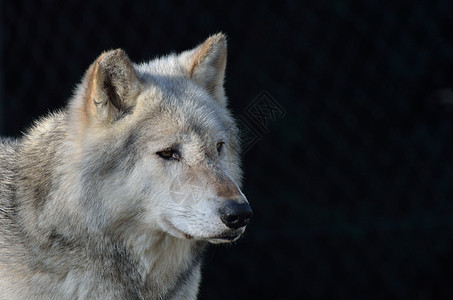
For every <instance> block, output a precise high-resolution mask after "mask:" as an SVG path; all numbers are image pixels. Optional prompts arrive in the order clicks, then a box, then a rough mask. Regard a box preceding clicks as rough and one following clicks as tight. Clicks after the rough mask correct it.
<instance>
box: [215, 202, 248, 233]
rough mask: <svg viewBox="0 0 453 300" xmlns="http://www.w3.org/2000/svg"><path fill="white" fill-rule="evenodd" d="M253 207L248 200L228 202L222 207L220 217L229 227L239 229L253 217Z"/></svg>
mask: <svg viewBox="0 0 453 300" xmlns="http://www.w3.org/2000/svg"><path fill="white" fill-rule="evenodd" d="M252 214H253V212H252V208H251V207H250V205H249V204H248V203H247V202H243V203H238V202H237V201H234V200H228V202H227V203H226V204H225V205H224V206H223V207H222V208H221V209H220V219H221V220H222V222H223V223H224V224H225V225H226V226H228V227H229V228H233V229H238V228H240V227H243V226H245V225H247V224H248V223H249V221H250V218H251V217H252Z"/></svg>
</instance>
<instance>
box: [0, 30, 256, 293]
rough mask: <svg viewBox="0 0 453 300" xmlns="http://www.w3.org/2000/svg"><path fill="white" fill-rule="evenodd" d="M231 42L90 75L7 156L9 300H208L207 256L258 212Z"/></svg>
mask: <svg viewBox="0 0 453 300" xmlns="http://www.w3.org/2000/svg"><path fill="white" fill-rule="evenodd" d="M225 64H226V39H225V36H224V35H223V34H217V35H214V36H212V37H210V38H209V39H207V40H206V41H205V42H204V43H202V44H201V45H200V46H198V47H196V48H195V49H192V50H189V51H186V52H183V53H181V54H178V55H177V54H171V55H168V56H165V57H162V58H158V59H155V60H152V61H150V62H148V63H143V64H133V63H131V62H130V60H129V59H128V57H127V55H126V54H125V52H124V51H123V50H120V49H119V50H112V51H108V52H105V53H103V54H102V55H101V56H99V58H98V59H97V60H96V61H95V62H94V63H93V64H92V65H91V66H90V67H89V68H88V70H87V72H86V74H85V76H84V78H83V79H82V82H81V83H80V84H79V86H78V88H77V90H76V93H75V95H74V96H73V97H72V99H71V100H70V102H69V105H68V107H67V108H65V109H63V110H61V111H60V112H57V113H54V114H51V115H49V116H47V117H46V118H44V119H42V120H40V121H38V122H36V123H35V125H34V127H33V128H31V129H30V130H29V131H28V132H27V133H26V134H25V135H24V137H23V138H21V139H19V140H12V139H4V140H2V143H0V176H1V177H0V299H93V298H96V299H195V298H196V295H197V291H198V285H199V281H200V258H201V255H202V253H203V250H204V248H205V245H206V244H207V242H211V243H224V242H231V241H234V240H236V239H238V238H239V237H240V235H241V234H242V233H243V232H244V230H245V226H246V225H247V223H248V219H249V218H250V216H251V210H250V207H249V206H248V202H247V200H246V198H245V196H244V195H243V194H242V192H241V190H240V187H239V186H240V181H241V170H240V166H239V142H238V140H237V136H238V132H237V129H236V126H235V123H234V120H233V118H232V117H231V115H230V112H229V110H228V108H227V102H226V98H225V94H224V89H223V79H224V71H225Z"/></svg>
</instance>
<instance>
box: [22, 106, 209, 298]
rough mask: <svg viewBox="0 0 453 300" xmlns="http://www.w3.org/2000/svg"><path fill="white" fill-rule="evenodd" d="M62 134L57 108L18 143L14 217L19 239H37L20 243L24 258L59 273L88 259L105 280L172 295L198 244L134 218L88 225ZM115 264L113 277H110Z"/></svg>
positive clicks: (191, 269)
mask: <svg viewBox="0 0 453 300" xmlns="http://www.w3.org/2000/svg"><path fill="white" fill-rule="evenodd" d="M69 134H70V128H69V125H68V124H67V115H66V114H65V113H64V112H62V113H59V114H57V115H53V116H51V117H49V118H47V119H46V120H44V121H42V122H40V123H39V124H37V126H36V127H35V128H34V129H32V130H31V131H30V132H29V134H28V135H27V136H25V137H24V139H23V140H22V141H21V145H20V146H19V148H18V152H17V154H18V164H17V166H16V168H17V178H16V180H17V181H20V182H21V183H20V184H18V185H17V191H16V200H15V201H16V202H17V203H16V204H17V213H18V215H17V217H18V218H19V219H21V220H20V222H18V223H20V224H25V225H23V226H24V227H23V228H21V231H23V232H24V233H25V234H24V241H23V244H24V245H27V244H33V245H40V246H39V248H37V249H28V248H27V247H24V250H23V251H24V256H25V257H28V261H29V262H30V263H31V262H37V261H40V263H43V264H46V268H47V269H48V270H50V271H51V272H52V273H54V274H60V275H62V274H67V273H68V272H70V271H71V270H69V269H62V266H64V268H69V267H70V266H72V267H75V268H78V267H77V266H85V265H90V266H93V268H99V269H100V270H103V271H102V272H101V271H100V272H101V273H102V274H105V276H112V278H111V281H112V282H115V281H118V283H117V284H122V283H123V284H124V282H128V281H133V282H129V284H130V285H133V286H136V287H137V290H141V291H143V293H146V292H149V291H152V293H153V294H156V295H163V296H162V297H164V296H168V295H172V294H174V293H175V291H176V290H177V289H178V288H180V286H182V285H184V284H185V283H186V282H187V281H188V280H192V279H191V278H193V276H192V275H195V277H198V275H197V272H199V268H200V261H199V259H200V255H201V253H202V252H203V249H204V244H203V243H201V242H196V241H192V240H182V239H177V238H174V237H171V236H169V235H168V234H166V233H163V232H161V231H157V230H153V231H151V230H148V229H146V228H143V227H142V226H140V225H139V224H134V223H133V224H132V225H130V226H125V227H126V229H125V228H122V229H120V228H110V230H108V229H107V228H93V227H92V226H93V225H95V224H91V223H89V222H88V223H87V217H86V215H87V214H90V211H87V210H85V209H86V208H85V207H84V206H83V199H82V195H83V194H84V193H85V191H83V190H82V188H80V186H79V184H78V183H80V181H81V177H82V175H81V173H80V172H77V171H73V170H80V166H79V165H78V164H79V162H80V159H79V157H77V153H74V151H73V150H72V149H73V147H74V141H71V140H70V139H69V138H68V135H69ZM62 166H64V167H62ZM85 194H86V193H85ZM93 201H94V200H93ZM57 202H58V205H55V204H56V203H57ZM96 205H98V204H96ZM100 209H102V205H100ZM93 219H94V218H93ZM104 225H105V224H104ZM135 225H138V227H136V226H135ZM139 227H142V228H140V229H139ZM27 240H28V241H27ZM31 241H32V243H29V242H31ZM30 251H31V252H30ZM81 268H83V267H81ZM118 269H120V270H121V272H119V273H120V274H116V275H117V276H120V278H114V275H115V274H114V273H115V271H116V272H118ZM78 271H81V272H83V269H82V270H78ZM112 274H113V275H112ZM124 277H128V278H127V279H125V278H124ZM83 278H85V277H83ZM93 279H95V278H93ZM85 280H86V278H85ZM93 281H94V280H93Z"/></svg>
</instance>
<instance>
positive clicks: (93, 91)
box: [85, 49, 141, 123]
mask: <svg viewBox="0 0 453 300" xmlns="http://www.w3.org/2000/svg"><path fill="white" fill-rule="evenodd" d="M87 77H88V78H87V79H88V81H89V82H88V90H87V93H88V95H87V97H86V101H87V103H85V107H86V111H89V112H90V113H91V115H92V116H93V117H96V118H97V119H98V120H100V121H101V122H104V123H111V122H112V121H115V120H117V119H118V118H119V117H120V116H121V115H122V114H124V113H127V112H128V111H130V110H131V109H132V108H133V107H134V106H135V104H136V100H137V95H138V93H139V92H140V89H141V83H140V80H139V78H138V76H137V73H136V72H135V70H134V68H133V67H132V63H131V61H130V60H129V58H128V57H127V55H126V53H125V52H124V51H123V50H121V49H117V50H111V51H108V52H105V53H103V54H101V55H100V56H99V57H98V59H97V60H96V61H95V62H94V64H93V65H91V67H90V69H89V70H88V73H87Z"/></svg>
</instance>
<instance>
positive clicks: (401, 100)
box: [0, 0, 453, 299]
mask: <svg viewBox="0 0 453 300" xmlns="http://www.w3.org/2000/svg"><path fill="white" fill-rule="evenodd" d="M393 2H396V3H392V4H389V3H387V1H372V0H368V1H365V0H360V1H347V0H344V1H328V2H327V1H256V2H246V1H229V2H228V3H223V4H216V3H212V2H206V3H202V4H201V3H194V2H192V1H181V2H178V3H170V2H167V1H153V2H151V1H140V2H139V1H135V2H134V1H120V0H110V1H105V2H104V3H101V2H100V1H89V2H88V1H86V2H82V1H25V0H22V1H18V0H15V1H1V2H0V16H1V19H0V38H1V39H0V41H1V44H0V55H1V62H0V64H1V65H0V76H1V81H0V82H1V88H0V133H1V134H2V135H9V136H18V135H20V132H21V131H24V130H25V129H26V127H27V126H29V125H30V123H31V121H32V120H34V119H36V118H37V117H38V116H42V115H44V114H46V113H47V112H49V111H51V110H54V109H57V108H60V107H63V106H64V105H65V103H66V101H67V99H68V98H69V97H70V95H71V93H72V91H73V89H74V86H75V84H76V83H77V82H78V81H79V80H80V78H81V76H82V75H83V73H84V71H85V69H86V68H87V67H88V66H89V64H90V63H91V62H92V61H93V60H94V59H95V58H96V57H97V56H98V55H99V54H100V53H101V52H102V51H103V50H107V49H111V48H118V47H121V48H124V49H125V50H126V52H127V53H128V54H129V56H130V58H131V59H132V60H133V61H136V62H140V61H144V60H148V59H150V58H153V57H155V56H157V55H162V54H167V53H169V52H171V51H182V50H185V49H189V48H192V47H193V46H195V45H196V44H198V43H199V42H201V41H203V40H204V39H205V38H206V37H207V36H208V35H210V34H212V33H215V32H218V31H223V32H225V33H227V34H228V37H229V38H228V41H229V45H228V47H229V60H228V66H227V80H226V90H227V94H228V96H229V99H230V105H231V108H232V109H233V111H234V113H235V115H236V116H237V117H238V119H239V120H240V122H241V125H242V127H243V128H244V130H245V136H246V138H245V140H246V143H248V144H247V151H246V153H244V169H245V194H246V195H247V196H248V198H249V200H250V202H251V204H252V206H253V209H254V212H255V215H254V218H253V220H252V222H251V224H250V225H249V228H248V231H247V234H246V236H245V238H244V239H242V240H240V241H239V242H237V243H236V244H235V245H232V246H216V247H212V248H211V250H210V251H209V252H208V255H207V256H206V258H205V267H204V273H203V282H202V286H201V295H200V298H201V299H393V298H395V299H440V298H448V296H449V297H451V295H453V284H452V279H453V239H452V233H453V230H452V229H453V203H452V196H453V188H452V181H453V159H452V154H453V153H452V150H453V143H452V138H453V122H452V117H453V34H452V32H453V22H452V20H453V4H452V2H451V1H449V0H444V1H393ZM263 91H267V94H262V92H263ZM263 95H264V96H266V99H267V100H266V99H265V100H264V101H265V103H267V104H271V105H270V106H269V105H268V106H267V108H266V106H263V105H262V101H261V100H262V99H263ZM257 97H258V98H257ZM269 99H271V100H270V102H269ZM260 101H261V102H260ZM266 101H267V102H266ZM257 107H258V108H259V111H261V114H260V116H261V117H262V118H261V123H259V122H258V123H256V122H254V120H253V118H254V116H255V117H256V115H254V114H253V109H255V112H256V108H257ZM250 108H252V109H251V110H250ZM275 109H277V110H275ZM282 109H284V111H285V112H286V113H285V112H284V111H283V110H282ZM263 116H264V118H263ZM263 125H264V126H263ZM450 299H451V298H450Z"/></svg>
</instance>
